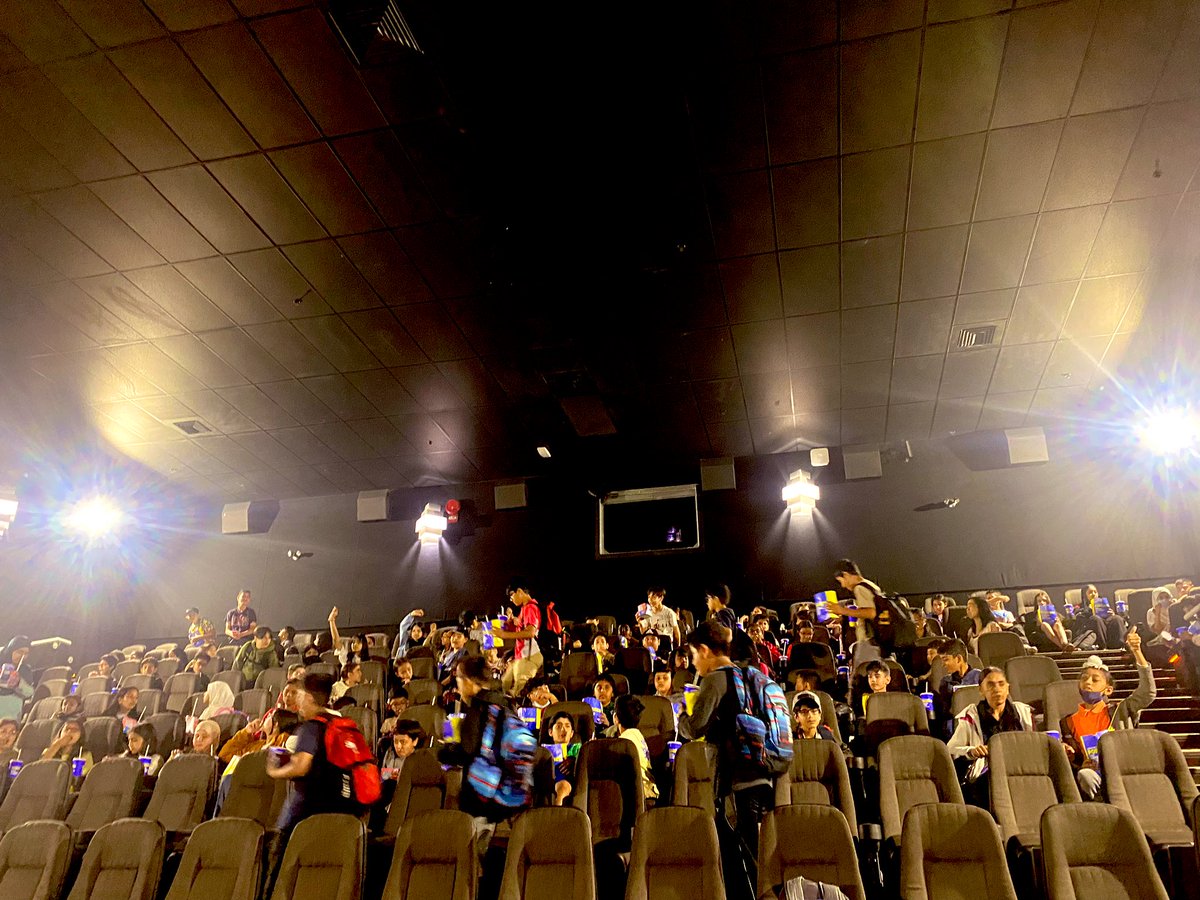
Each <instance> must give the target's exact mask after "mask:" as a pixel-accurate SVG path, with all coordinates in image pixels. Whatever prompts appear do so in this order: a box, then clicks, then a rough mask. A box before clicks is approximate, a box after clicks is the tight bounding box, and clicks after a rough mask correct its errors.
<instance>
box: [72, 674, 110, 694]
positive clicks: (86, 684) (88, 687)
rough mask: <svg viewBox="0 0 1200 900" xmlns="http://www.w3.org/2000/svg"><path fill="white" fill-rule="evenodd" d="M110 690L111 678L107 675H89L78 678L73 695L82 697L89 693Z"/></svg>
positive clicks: (101, 692) (108, 691)
mask: <svg viewBox="0 0 1200 900" xmlns="http://www.w3.org/2000/svg"><path fill="white" fill-rule="evenodd" d="M111 691H112V680H111V679H110V678H109V677H108V676H107V675H89V676H87V677H86V678H82V677H81V678H80V679H79V687H78V689H77V690H76V691H75V695H76V696H78V697H80V698H83V697H86V696H88V695H89V694H109V693H110V692H111Z"/></svg>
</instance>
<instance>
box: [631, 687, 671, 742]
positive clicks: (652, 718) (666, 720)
mask: <svg viewBox="0 0 1200 900" xmlns="http://www.w3.org/2000/svg"><path fill="white" fill-rule="evenodd" d="M640 699H641V701H642V706H643V709H642V715H641V717H640V718H639V719H638V731H640V732H641V733H642V734H643V735H644V736H645V737H646V739H647V740H649V739H650V738H655V737H660V738H662V739H663V740H664V741H667V740H673V739H674V735H675V711H674V710H673V709H672V708H671V701H670V700H668V699H667V698H666V697H642V698H640Z"/></svg>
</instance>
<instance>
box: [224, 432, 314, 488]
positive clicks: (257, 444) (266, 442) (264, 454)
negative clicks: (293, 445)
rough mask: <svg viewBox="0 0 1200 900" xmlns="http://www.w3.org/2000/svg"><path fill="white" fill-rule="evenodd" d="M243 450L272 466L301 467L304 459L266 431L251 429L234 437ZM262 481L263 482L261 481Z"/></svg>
mask: <svg viewBox="0 0 1200 900" xmlns="http://www.w3.org/2000/svg"><path fill="white" fill-rule="evenodd" d="M233 441H234V443H236V444H237V445H238V446H239V447H241V448H242V449H243V450H249V451H250V452H251V453H253V454H254V455H255V456H257V457H258V458H259V459H260V460H262V461H263V462H264V463H266V464H267V465H268V466H270V467H272V468H286V467H289V466H292V467H299V466H302V465H303V464H304V462H303V460H301V459H300V457H298V456H296V454H294V453H292V452H291V451H290V450H288V449H287V447H285V446H284V445H283V444H281V443H280V442H279V441H278V440H276V439H275V438H274V437H272V436H271V435H269V434H267V433H266V432H265V431H251V432H248V433H246V434H239V435H236V436H235V437H234V438H233ZM260 483H261V482H260Z"/></svg>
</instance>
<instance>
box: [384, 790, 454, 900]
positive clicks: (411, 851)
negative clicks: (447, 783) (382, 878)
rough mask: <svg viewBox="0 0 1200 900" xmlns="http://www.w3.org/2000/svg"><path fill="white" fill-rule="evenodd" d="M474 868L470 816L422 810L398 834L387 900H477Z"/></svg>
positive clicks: (388, 880) (447, 810)
mask: <svg viewBox="0 0 1200 900" xmlns="http://www.w3.org/2000/svg"><path fill="white" fill-rule="evenodd" d="M476 864H477V863H476V857H475V823H474V820H472V818H471V817H470V816H468V815H467V814H466V813H463V812H459V811H458V810H454V809H434V810H429V811H428V812H423V813H421V814H420V815H418V816H416V817H414V818H411V819H409V820H408V821H407V822H405V823H404V827H403V828H401V829H400V833H399V834H398V835H397V836H396V850H395V853H393V855H392V865H391V869H390V870H389V871H388V877H387V884H386V886H385V887H384V889H383V897H384V900H425V898H428V897H437V898H439V900H475V889H476V880H477V879H476V877H475V869H476Z"/></svg>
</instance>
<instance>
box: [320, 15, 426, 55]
mask: <svg viewBox="0 0 1200 900" xmlns="http://www.w3.org/2000/svg"><path fill="white" fill-rule="evenodd" d="M328 15H329V21H330V23H331V24H332V25H333V30H334V31H335V32H336V33H337V35H338V36H339V37H340V38H341V39H342V43H344V44H345V45H346V49H348V50H349V51H350V55H351V56H353V57H354V61H355V62H356V63H358V64H359V65H360V66H370V65H378V64H380V63H386V62H391V61H393V60H395V59H396V58H397V57H400V56H405V55H411V54H413V53H424V52H425V51H424V50H422V49H421V45H420V44H418V43H417V38H416V36H415V35H414V34H413V31H412V28H410V27H409V25H408V22H407V20H405V18H404V14H403V13H402V12H400V7H399V5H398V4H397V2H396V0H331V2H330V4H329V12H328Z"/></svg>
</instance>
